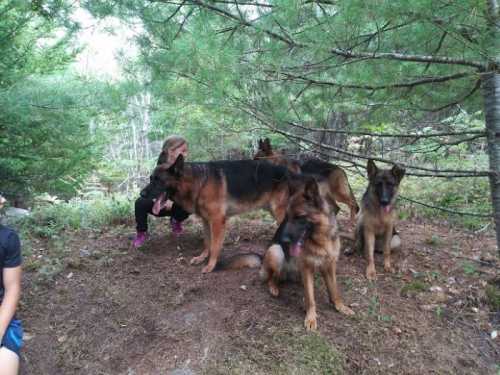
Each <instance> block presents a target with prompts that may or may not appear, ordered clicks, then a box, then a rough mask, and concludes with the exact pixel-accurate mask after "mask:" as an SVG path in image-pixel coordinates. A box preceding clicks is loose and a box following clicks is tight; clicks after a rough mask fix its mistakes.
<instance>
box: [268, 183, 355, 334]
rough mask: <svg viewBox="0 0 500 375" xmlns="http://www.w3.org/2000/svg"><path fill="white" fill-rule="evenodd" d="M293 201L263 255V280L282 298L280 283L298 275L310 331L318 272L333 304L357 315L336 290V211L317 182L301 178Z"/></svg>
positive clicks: (313, 325)
mask: <svg viewBox="0 0 500 375" xmlns="http://www.w3.org/2000/svg"><path fill="white" fill-rule="evenodd" d="M291 194H292V195H291V197H290V201H289V205H288V208H287V211H286V218H285V220H284V221H283V222H282V223H281V225H280V227H279V228H278V231H277V232H276V234H275V237H274V239H273V245H272V246H271V247H269V248H268V249H267V251H266V253H265V255H264V260H263V264H262V267H261V270H260V276H261V278H262V279H263V280H264V281H267V285H268V286H269V292H270V293H271V294H272V295H273V296H278V295H279V288H278V283H279V281H283V280H285V279H287V278H290V277H291V276H293V274H294V273H295V274H296V273H299V274H300V276H301V278H302V283H303V285H304V296H305V308H306V317H305V320H304V325H305V327H306V329H307V330H315V329H316V328H317V322H316V302H315V299H314V273H315V271H316V270H319V271H320V272H321V274H322V276H323V279H324V280H325V283H326V286H327V289H328V294H329V297H330V301H331V302H332V303H333V304H334V306H335V308H336V309H337V310H338V311H339V312H341V313H342V314H345V315H353V314H354V312H353V311H352V310H351V309H350V308H348V307H347V306H345V305H344V303H343V302H342V298H341V296H340V293H339V290H338V286H337V277H336V270H337V261H338V258H339V253H340V241H339V237H338V235H337V222H336V219H335V213H334V211H333V208H332V207H331V206H330V205H329V204H328V203H327V202H326V200H325V199H324V198H323V197H322V196H321V194H320V191H319V188H318V184H317V182H316V180H315V179H314V178H313V177H311V176H299V177H297V180H295V181H292V182H291Z"/></svg>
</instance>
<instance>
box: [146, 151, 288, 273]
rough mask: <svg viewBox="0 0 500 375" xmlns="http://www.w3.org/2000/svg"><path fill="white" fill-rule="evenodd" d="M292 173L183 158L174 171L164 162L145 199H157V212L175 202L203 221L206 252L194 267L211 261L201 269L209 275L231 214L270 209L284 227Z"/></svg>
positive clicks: (249, 162)
mask: <svg viewBox="0 0 500 375" xmlns="http://www.w3.org/2000/svg"><path fill="white" fill-rule="evenodd" d="M289 173H290V172H289V171H288V170H287V169H286V168H284V167H280V166H276V165H272V164H270V163H266V162H263V161H254V160H236V161H211V162H206V163H184V158H183V156H182V155H179V157H178V158H177V160H176V161H175V163H174V164H173V165H171V166H170V167H167V166H166V165H165V164H162V165H159V166H157V167H156V168H155V170H154V172H153V174H152V175H151V180H150V183H149V185H148V186H146V187H145V188H144V189H143V190H142V192H141V196H142V197H145V198H148V199H156V201H155V204H154V206H153V213H155V210H158V209H159V208H160V207H161V205H162V202H163V201H164V200H165V199H170V200H172V201H174V202H175V203H177V204H179V205H180V206H181V207H182V208H184V210H186V211H187V212H189V213H195V214H197V215H198V216H200V217H201V218H202V219H203V224H204V229H205V235H204V249H203V252H202V253H201V254H200V255H199V256H197V257H194V258H192V259H191V264H199V263H202V262H203V261H204V260H205V259H206V258H207V257H208V258H209V260H208V264H207V265H206V266H205V267H204V268H203V270H202V272H203V273H206V272H212V271H213V270H214V268H215V266H216V264H217V259H218V257H219V254H220V251H221V248H222V244H223V242H224V235H225V229H226V223H227V220H228V219H229V217H230V216H233V215H239V214H241V213H244V212H247V211H251V210H256V209H259V208H266V209H268V210H269V211H270V212H271V214H272V215H273V216H274V218H275V219H276V221H277V222H278V223H281V221H282V220H283V218H284V216H285V210H286V207H287V201H288V196H289V189H288V176H289Z"/></svg>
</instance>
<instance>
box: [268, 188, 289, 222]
mask: <svg viewBox="0 0 500 375" xmlns="http://www.w3.org/2000/svg"><path fill="white" fill-rule="evenodd" d="M287 204H288V195H285V194H283V193H282V194H281V196H280V198H279V199H277V200H276V201H274V202H271V214H272V215H273V217H274V219H275V220H276V222H277V223H278V224H281V222H282V221H283V220H284V219H285V215H286V207H287Z"/></svg>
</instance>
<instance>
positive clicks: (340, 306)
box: [335, 303, 354, 316]
mask: <svg viewBox="0 0 500 375" xmlns="http://www.w3.org/2000/svg"><path fill="white" fill-rule="evenodd" d="M335 308H336V309H337V311H338V312H339V313H341V314H344V315H347V316H351V315H354V311H352V310H351V309H350V308H349V307H347V306H346V305H344V304H343V303H339V304H337V305H336V306H335Z"/></svg>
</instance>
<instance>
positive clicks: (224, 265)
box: [215, 253, 262, 271]
mask: <svg viewBox="0 0 500 375" xmlns="http://www.w3.org/2000/svg"><path fill="white" fill-rule="evenodd" d="M261 264H262V257H261V256H260V255H259V254H255V253H246V254H238V255H235V256H232V257H230V258H227V259H221V260H219V262H217V266H216V267H215V270H216V271H225V270H241V269H242V268H257V267H260V266H261Z"/></svg>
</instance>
